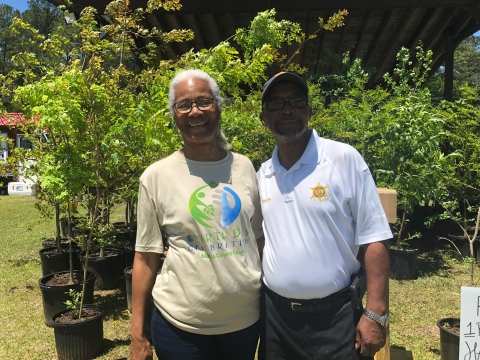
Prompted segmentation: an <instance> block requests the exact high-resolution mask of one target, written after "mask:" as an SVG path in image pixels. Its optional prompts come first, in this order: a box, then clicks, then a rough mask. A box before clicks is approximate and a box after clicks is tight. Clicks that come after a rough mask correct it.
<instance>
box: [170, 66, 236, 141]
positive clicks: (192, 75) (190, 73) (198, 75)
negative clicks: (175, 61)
mask: <svg viewBox="0 0 480 360" xmlns="http://www.w3.org/2000/svg"><path fill="white" fill-rule="evenodd" d="M188 79H200V80H203V81H205V82H206V83H207V84H208V86H209V87H210V91H211V92H212V96H213V98H214V99H215V102H216V104H217V107H218V110H219V112H220V116H221V114H222V105H223V98H222V96H221V95H220V89H219V87H218V84H217V82H216V81H215V79H214V78H213V77H211V76H210V75H209V74H207V73H206V72H205V71H203V70H198V69H189V70H180V71H179V72H178V73H177V74H176V75H175V76H174V77H173V79H172V81H170V89H169V90H168V108H169V110H170V114H171V115H172V117H173V118H175V109H174V108H173V104H174V103H175V89H176V88H177V86H178V84H180V83H181V82H182V81H185V80H188ZM217 144H218V146H220V147H222V148H224V149H230V148H231V147H232V146H231V145H230V144H229V143H228V141H227V138H226V137H225V134H224V133H223V131H222V129H221V128H219V129H218V134H217Z"/></svg>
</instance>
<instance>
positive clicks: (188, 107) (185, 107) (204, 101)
mask: <svg viewBox="0 0 480 360" xmlns="http://www.w3.org/2000/svg"><path fill="white" fill-rule="evenodd" d="M214 102H215V99H214V98H200V99H198V100H196V101H190V100H182V101H179V102H177V103H175V104H173V108H174V109H175V111H176V112H178V113H179V114H187V113H189V112H190V111H192V108H193V104H195V106H196V107H197V108H198V109H200V110H202V111H204V110H209V109H211V108H212V106H213V103H214Z"/></svg>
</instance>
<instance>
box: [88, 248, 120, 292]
mask: <svg viewBox="0 0 480 360" xmlns="http://www.w3.org/2000/svg"><path fill="white" fill-rule="evenodd" d="M80 261H81V262H82V266H84V265H85V252H84V251H83V252H82V253H81V255H80ZM123 269H125V257H124V255H123V251H122V250H120V249H115V248H106V249H104V257H98V256H91V255H90V256H89V258H88V265H87V270H88V271H91V272H93V273H95V275H97V279H96V281H95V290H111V289H115V288H116V287H117V285H118V283H119V282H120V278H121V277H122V275H123Z"/></svg>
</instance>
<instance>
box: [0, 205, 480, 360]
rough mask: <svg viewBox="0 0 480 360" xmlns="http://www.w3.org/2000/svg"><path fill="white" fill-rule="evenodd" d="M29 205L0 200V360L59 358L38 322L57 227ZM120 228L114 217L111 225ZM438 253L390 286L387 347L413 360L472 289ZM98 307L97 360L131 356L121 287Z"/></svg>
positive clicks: (49, 333)
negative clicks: (44, 252)
mask: <svg viewBox="0 0 480 360" xmlns="http://www.w3.org/2000/svg"><path fill="white" fill-rule="evenodd" d="M34 204H35V198H34V197H23V196H21V197H20V196H19V197H16V196H0V279H1V281H0V319H1V320H2V327H3V329H2V331H0V359H29V360H34V359H55V358H56V351H55V341H54V335H53V329H50V328H48V327H46V326H45V324H44V322H43V308H42V299H41V294H40V289H39V286H38V280H39V279H40V278H41V265H40V257H39V254H38V251H39V250H40V249H41V247H42V246H41V241H42V239H44V238H50V237H53V230H54V224H53V220H51V219H42V218H41V216H40V213H39V211H38V210H36V209H35V208H34ZM122 220H123V217H121V215H118V214H117V215H115V214H114V215H113V216H112V219H111V221H112V222H115V221H122ZM440 245H442V246H445V244H443V243H437V242H435V240H434V239H424V243H423V246H421V255H420V258H419V264H418V277H417V278H416V279H414V280H402V281H396V280H390V314H391V321H390V324H391V325H390V344H391V346H392V347H396V348H404V349H407V350H409V351H412V352H413V354H414V356H415V359H416V360H439V359H440V342H439V330H438V328H437V325H436V322H437V320H438V319H440V318H443V317H459V314H460V286H462V285H468V282H469V278H468V269H467V267H465V266H463V265H462V264H459V263H458V262H456V261H454V260H452V259H451V258H450V256H448V254H447V253H446V251H445V250H442V249H440V248H439V247H440ZM426 249H428V250H426ZM477 271H478V269H477ZM477 274H478V272H477ZM476 285H477V286H478V282H477V284H476ZM95 302H96V303H99V304H101V305H102V306H103V307H104V309H105V310H106V316H105V319H104V346H103V352H102V353H101V355H100V356H99V357H98V359H119V358H122V357H126V356H128V347H129V343H130V341H129V326H130V314H129V312H128V310H127V301H126V295H125V286H124V282H123V281H122V282H121V283H120V285H119V287H118V289H116V290H108V291H96V292H95Z"/></svg>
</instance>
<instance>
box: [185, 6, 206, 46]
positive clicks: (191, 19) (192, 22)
mask: <svg viewBox="0 0 480 360" xmlns="http://www.w3.org/2000/svg"><path fill="white" fill-rule="evenodd" d="M183 17H184V22H185V23H187V24H188V28H189V29H190V30H192V31H193V33H194V34H195V37H194V38H193V40H192V41H190V44H191V45H192V47H193V48H194V49H195V51H199V50H201V49H203V48H205V47H206V45H205V41H204V40H203V36H202V32H201V31H200V25H199V24H198V21H197V17H196V16H195V15H191V14H188V15H183Z"/></svg>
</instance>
